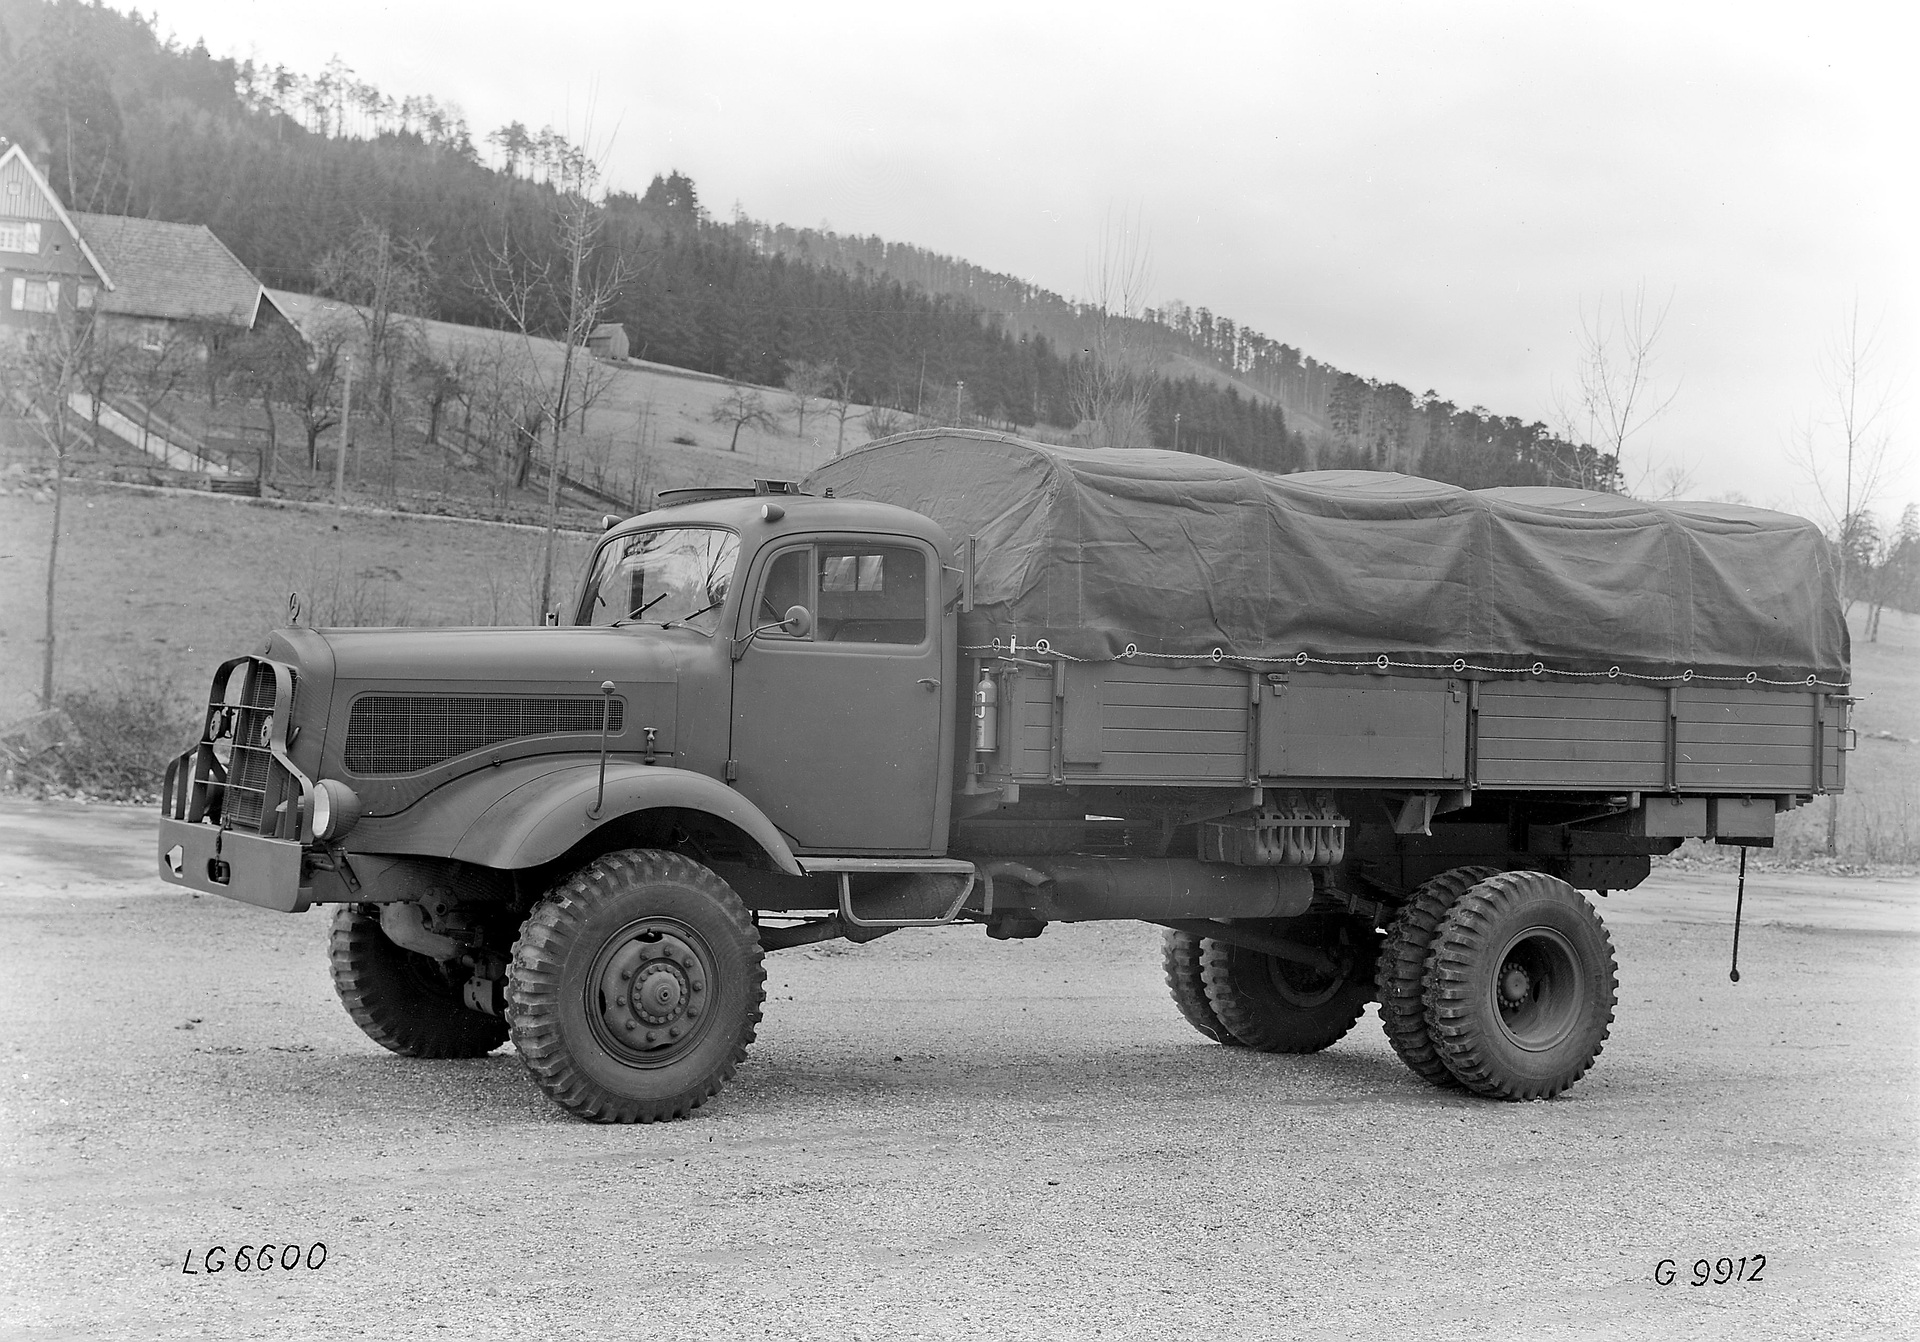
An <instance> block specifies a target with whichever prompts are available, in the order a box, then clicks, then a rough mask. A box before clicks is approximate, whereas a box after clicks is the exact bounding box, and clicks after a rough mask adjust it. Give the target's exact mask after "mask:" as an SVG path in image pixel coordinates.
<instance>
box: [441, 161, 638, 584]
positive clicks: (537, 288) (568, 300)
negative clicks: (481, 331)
mask: <svg viewBox="0 0 1920 1342" xmlns="http://www.w3.org/2000/svg"><path fill="white" fill-rule="evenodd" d="M566 170H567V177H566V179H565V180H564V182H563V183H562V187H563V189H562V190H561V191H560V192H559V193H558V197H557V201H556V204H555V207H554V208H555V216H556V217H555V220H554V223H555V229H554V232H555V244H556V248H557V253H558V254H557V256H556V255H554V254H553V253H548V254H546V255H544V256H538V257H536V256H535V255H533V254H531V253H530V252H528V251H527V250H526V249H525V248H522V247H519V246H516V245H515V244H514V242H513V240H512V239H511V237H510V236H509V235H507V234H506V233H502V234H501V235H500V236H499V237H497V238H489V239H488V240H487V258H486V261H485V262H484V263H483V264H482V265H481V266H480V267H479V268H478V272H477V274H476V276H475V285H476V287H477V288H478V289H479V291H480V293H481V295H482V296H483V297H484V298H485V299H486V300H487V302H488V303H489V304H490V305H491V306H492V307H493V308H494V310H495V311H496V312H497V313H498V314H499V315H500V316H501V317H502V318H504V319H505V320H506V322H507V323H508V325H509V326H511V328H512V329H513V330H514V331H515V332H517V333H518V334H519V336H520V338H521V340H522V342H523V344H524V346H525V349H526V353H527V356H528V357H527V360H526V367H527V369H528V372H529V376H530V379H531V382H532V387H533V389H534V390H535V391H536V394H537V395H538V400H539V404H540V406H541V408H542V409H543V411H544V416H545V420H546V422H547V423H548V424H550V425H551V426H552V433H553V438H552V457H551V460H550V461H549V463H548V468H547V536H546V546H545V549H544V558H543V559H542V561H541V573H540V609H539V611H538V612H536V616H539V617H543V616H544V612H545V611H546V610H547V609H548V607H549V603H550V601H551V599H552V595H553V545H554V534H555V532H556V530H557V529H558V527H559V517H560V476H561V472H562V465H563V464H562V461H561V441H560V431H561V420H562V415H563V414H564V412H565V410H566V408H567V406H568V404H569V398H570V397H571V396H572V394H573V381H574V376H575V361H576V357H577V356H578V355H579V354H580V353H581V352H582V351H583V350H584V349H585V348H586V343H587V336H588V335H589V334H590V333H591V332H592V331H593V328H594V327H596V326H598V325H599V324H600V319H601V317H602V316H603V315H604V314H605V312H606V311H607V309H608V307H610V306H611V305H612V303H613V300H614V298H615V297H616V296H617V295H618V293H619V291H620V287H621V285H622V284H624V283H625V282H626V278H627V267H626V265H625V263H624V261H623V260H622V259H620V258H618V257H615V258H612V259H610V260H605V259H601V258H600V257H598V256H597V255H596V244H597V242H598V241H599V237H600V231H601V228H602V227H603V225H604V223H605V215H604V212H603V210H602V207H601V205H600V203H599V202H598V201H596V200H595V199H594V197H593V195H592V194H590V193H591V192H592V190H593V188H594V183H595V180H596V178H597V177H598V170H597V168H596V167H595V165H594V164H593V163H592V162H590V161H589V160H588V159H587V157H586V156H585V155H584V154H577V153H576V154H573V155H570V156H568V158H567V161H566ZM543 311H555V312H559V313H561V314H563V316H562V324H561V329H560V330H559V331H557V332H552V333H551V334H553V335H554V337H555V338H557V339H558V340H559V341H560V342H561V351H562V352H561V356H560V369H559V373H558V376H557V378H555V379H554V380H553V381H551V382H548V381H547V380H546V375H545V374H544V373H543V371H542V368H541V363H540V360H538V359H537V358H535V357H533V341H534V340H535V339H537V338H538V337H539V336H540V335H541V334H545V333H544V332H542V331H541V329H540V314H541V313H542V312H543ZM524 476H525V472H524V470H523V472H522V479H524Z"/></svg>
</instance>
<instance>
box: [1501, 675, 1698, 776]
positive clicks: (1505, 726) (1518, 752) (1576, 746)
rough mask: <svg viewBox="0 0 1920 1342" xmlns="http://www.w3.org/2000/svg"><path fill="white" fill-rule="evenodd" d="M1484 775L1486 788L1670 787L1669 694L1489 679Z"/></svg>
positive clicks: (1630, 688)
mask: <svg viewBox="0 0 1920 1342" xmlns="http://www.w3.org/2000/svg"><path fill="white" fill-rule="evenodd" d="M1478 774H1479V778H1478V780H1477V781H1478V783H1479V785H1480V786H1481V787H1539V788H1575V789H1587V788H1600V789H1603V788H1630V789H1638V790H1643V791H1653V790H1657V789H1660V788H1664V787H1665V786H1666V784H1667V692H1666V691H1665V690H1663V689H1658V688H1655V687H1652V686H1643V685H1616V684H1613V683H1610V682H1608V683H1596V684H1590V685H1580V684H1569V683H1564V682H1558V681H1550V682H1545V683H1534V682H1531V681H1507V682H1497V681H1484V682H1482V683H1481V685H1480V735H1479V743H1478Z"/></svg>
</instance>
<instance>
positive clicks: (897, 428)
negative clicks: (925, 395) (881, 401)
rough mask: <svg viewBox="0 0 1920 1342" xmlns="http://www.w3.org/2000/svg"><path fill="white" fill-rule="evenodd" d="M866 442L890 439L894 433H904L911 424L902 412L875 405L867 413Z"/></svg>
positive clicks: (886, 406) (890, 407) (889, 407)
mask: <svg viewBox="0 0 1920 1342" xmlns="http://www.w3.org/2000/svg"><path fill="white" fill-rule="evenodd" d="M866 421H867V441H868V442H877V441H879V440H880V439H882V438H891V437H893V435H894V434H896V433H905V432H906V431H907V427H908V425H909V424H910V423H911V422H912V421H911V420H910V419H909V417H908V415H907V413H906V412H905V411H903V410H895V409H894V408H893V407H892V406H888V405H876V406H874V407H873V408H872V409H870V410H868V411H867V414H866Z"/></svg>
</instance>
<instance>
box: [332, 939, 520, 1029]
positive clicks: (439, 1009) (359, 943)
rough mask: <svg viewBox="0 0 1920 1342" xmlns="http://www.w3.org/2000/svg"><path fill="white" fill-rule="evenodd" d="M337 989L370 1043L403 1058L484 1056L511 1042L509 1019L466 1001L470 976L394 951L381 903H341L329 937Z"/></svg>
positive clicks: (398, 949) (401, 949) (402, 950)
mask: <svg viewBox="0 0 1920 1342" xmlns="http://www.w3.org/2000/svg"><path fill="white" fill-rule="evenodd" d="M327 966H328V968H329V970H330V971H331V972H332V974H333V990H334V991H335V992H337V993H339V994H340V1004H341V1005H342V1006H344V1007H346V1009H347V1014H348V1015H349V1016H351V1017H353V1023H354V1024H355V1025H358V1026H359V1027H360V1028H361V1029H362V1030H363V1031H365V1032H366V1036H367V1038H369V1039H371V1040H372V1041H373V1042H374V1043H376V1044H378V1045H380V1047H382V1048H384V1049H389V1050H391V1051H392V1052H394V1053H398V1054H399V1055H400V1056H401V1057H403V1058H480V1057H485V1056H486V1055H487V1054H489V1053H491V1052H493V1051H494V1050H495V1049H496V1048H499V1047H500V1045H502V1044H504V1043H505V1042H506V1041H507V1026H506V1023H505V1022H504V1021H500V1020H496V1019H494V1018H493V1017H492V1016H483V1015H481V1014H480V1013H479V1012H478V1011H471V1010H469V1009H468V1008H467V1006H466V1004H465V1003H464V1002H463V1001H462V1000H461V987H462V985H463V984H464V983H465V982H466V978H467V974H466V971H465V970H464V969H462V968H460V967H459V966H453V965H443V964H441V963H440V962H439V961H437V960H433V959H430V958H429V957H427V956H424V955H420V954H418V953H417V952H414V951H410V950H407V949H406V948H404V947H401V946H396V945H394V944H393V942H392V941H390V940H388V939H387V934H386V933H385V932H383V931H381V930H380V909H379V906H378V905H375V904H343V905H342V906H341V907H340V910H339V912H337V913H335V914H334V915H333V929H332V932H331V935H330V936H329V937H328V940H327Z"/></svg>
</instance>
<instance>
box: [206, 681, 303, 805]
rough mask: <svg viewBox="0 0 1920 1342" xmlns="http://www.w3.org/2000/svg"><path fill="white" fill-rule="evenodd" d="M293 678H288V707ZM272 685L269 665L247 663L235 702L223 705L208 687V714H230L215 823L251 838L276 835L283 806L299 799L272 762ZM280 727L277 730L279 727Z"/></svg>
mask: <svg viewBox="0 0 1920 1342" xmlns="http://www.w3.org/2000/svg"><path fill="white" fill-rule="evenodd" d="M294 685H295V678H294V677H293V676H292V675H291V674H289V675H288V691H289V695H288V702H289V705H290V704H291V702H292V691H293V689H294ZM278 689H279V686H278V681H277V679H276V677H275V672H274V667H273V666H272V664H270V663H268V662H265V661H260V660H258V659H250V660H249V661H248V662H247V664H246V667H245V670H244V673H243V674H242V677H241V683H240V693H239V694H238V696H237V702H235V701H233V700H224V701H223V695H224V693H225V690H224V689H223V687H222V685H221V684H218V683H216V684H215V686H214V696H213V702H212V703H211V704H210V705H209V712H210V713H223V712H231V714H232V719H231V723H232V725H231V733H232V735H231V738H230V739H231V742H232V749H231V752H230V754H229V755H228V758H227V767H226V775H227V776H226V780H225V786H224V794H223V796H222V798H221V802H220V816H221V819H222V820H223V821H224V822H225V823H226V824H227V825H229V826H231V827H232V828H234V829H244V830H250V831H252V832H253V833H256V834H278V833H280V831H281V830H282V829H283V828H285V827H286V825H287V824H289V823H293V822H290V821H289V820H288V816H287V804H288V802H289V801H291V800H293V799H297V798H298V797H299V795H300V788H299V785H298V784H297V783H296V782H294V780H293V778H292V776H291V775H290V774H288V772H287V771H286V769H285V768H284V767H282V766H281V764H280V762H279V761H278V760H276V759H275V758H274V754H273V732H274V721H273V713H274V707H275V704H274V700H275V697H276V695H277V693H278ZM285 725H286V724H284V723H283V724H281V726H283V727H284V726H285Z"/></svg>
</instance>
